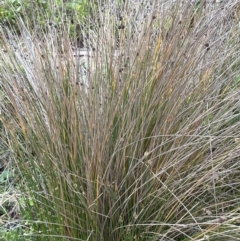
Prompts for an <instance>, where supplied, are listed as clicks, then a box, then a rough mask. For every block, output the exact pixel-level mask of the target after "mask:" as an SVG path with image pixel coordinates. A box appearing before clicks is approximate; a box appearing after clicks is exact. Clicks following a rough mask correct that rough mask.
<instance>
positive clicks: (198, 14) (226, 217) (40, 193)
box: [0, 0, 240, 241]
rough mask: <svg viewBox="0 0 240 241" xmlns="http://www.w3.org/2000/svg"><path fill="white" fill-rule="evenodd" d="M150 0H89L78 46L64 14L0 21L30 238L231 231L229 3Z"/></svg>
mask: <svg viewBox="0 0 240 241" xmlns="http://www.w3.org/2000/svg"><path fill="white" fill-rule="evenodd" d="M90 2H91V1H90ZM95 2H96V1H95ZM147 2H148V1H143V3H142V4H137V3H135V5H134V7H133V4H131V1H130V0H129V1H124V3H121V4H118V5H114V4H113V5H111V4H110V3H111V1H109V2H108V1H104V3H99V6H98V10H97V12H96V14H95V15H94V14H93V16H95V17H94V18H89V19H87V18H86V19H87V20H88V21H87V22H88V24H85V25H82V26H81V29H82V31H83V32H82V34H83V36H85V38H84V41H85V46H87V47H88V50H87V52H86V53H85V56H84V57H82V56H79V55H78V54H77V53H76V50H75V48H74V47H76V46H75V44H76V42H74V41H73V42H72V41H70V36H69V31H70V28H69V24H68V22H63V25H62V26H59V27H58V28H57V29H56V28H53V27H52V25H49V26H48V28H44V29H42V31H41V29H40V30H39V25H37V24H36V26H35V27H36V29H34V28H33V29H28V28H27V26H26V25H25V23H24V22H23V21H21V19H19V26H20V29H21V35H18V34H14V33H13V32H11V31H10V30H9V29H6V28H4V27H3V28H2V34H1V38H2V43H3V46H2V48H1V50H0V51H1V56H2V58H1V65H0V72H1V91H3V92H4V94H5V98H6V101H5V102H3V103H1V107H2V115H1V121H2V123H3V125H4V129H5V136H6V142H7V143H8V145H9V148H10V149H11V151H12V158H13V159H14V160H15V164H16V166H17V167H18V170H19V173H20V174H19V179H18V183H19V184H20V185H21V188H22V193H23V194H24V195H25V197H26V198H25V202H24V205H22V213H23V214H24V213H25V214H26V213H27V218H28V219H29V220H28V224H29V223H31V234H29V235H31V236H34V237H35V238H36V240H93V241H95V240H104V241H105V240H114V241H115V240H116V241H117V240H119V241H123V240H124V241H127V240H128V241H130V240H227V239H231V240H239V238H240V229H239V226H238V224H239V223H238V220H239V218H240V214H239V208H240V206H239V195H240V193H239V190H240V189H239V188H240V180H239V177H240V176H239V171H240V170H239V164H240V160H239V143H240V141H239V128H240V122H239V114H240V103H239V90H240V86H239V70H238V64H239V56H238V55H237V51H239V39H238V35H239V25H238V19H237V16H238V14H239V13H237V12H236V11H237V1H236V3H235V2H234V1H232V2H231V4H225V5H224V6H221V5H215V6H212V5H211V6H209V5H208V4H206V3H204V1H202V2H200V3H199V4H198V5H196V4H193V3H191V2H187V1H184V2H183V3H180V1H179V2H178V3H174V4H171V3H169V2H168V3H165V1H153V2H152V3H151V4H149V6H147V5H148V3H147ZM53 8H54V6H53ZM134 8H135V9H136V10H134ZM100 9H101V11H100ZM92 11H93V9H92ZM25 18H26V16H25ZM36 22H37V21H36ZM71 24H72V23H71ZM76 24H79V23H77V22H76ZM71 39H72V37H71ZM21 204H22V203H21ZM24 218H25V216H23V219H24ZM25 219H26V218H25ZM23 221H24V220H23Z"/></svg>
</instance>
